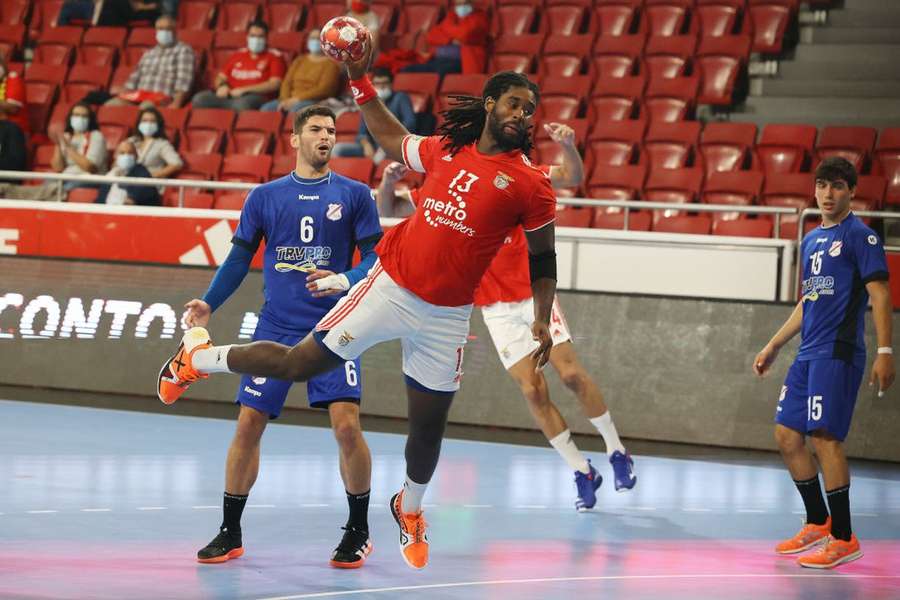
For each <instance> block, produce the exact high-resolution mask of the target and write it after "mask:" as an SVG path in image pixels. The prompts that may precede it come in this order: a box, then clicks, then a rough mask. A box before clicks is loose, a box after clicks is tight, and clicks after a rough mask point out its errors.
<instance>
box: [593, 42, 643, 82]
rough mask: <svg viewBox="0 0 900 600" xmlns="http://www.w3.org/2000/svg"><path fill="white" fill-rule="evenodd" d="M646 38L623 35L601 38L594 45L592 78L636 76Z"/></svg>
mask: <svg viewBox="0 0 900 600" xmlns="http://www.w3.org/2000/svg"><path fill="white" fill-rule="evenodd" d="M645 43H646V37H645V36H643V35H623V36H618V37H605V38H604V37H600V38H598V39H597V42H596V43H595V44H594V55H593V56H592V57H591V58H590V68H589V70H588V72H589V74H590V75H591V77H594V78H595V79H597V78H601V77H604V78H606V77H628V76H630V75H634V74H635V73H636V72H637V70H638V65H639V64H640V57H641V54H642V53H643V51H644V44H645Z"/></svg>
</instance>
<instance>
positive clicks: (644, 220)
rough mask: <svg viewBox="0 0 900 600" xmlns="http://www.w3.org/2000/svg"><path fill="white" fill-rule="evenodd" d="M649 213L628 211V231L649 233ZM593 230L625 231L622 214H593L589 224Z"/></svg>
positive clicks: (596, 212)
mask: <svg viewBox="0 0 900 600" xmlns="http://www.w3.org/2000/svg"><path fill="white" fill-rule="evenodd" d="M650 220H651V219H650V213H649V212H646V211H640V212H637V211H633V210H632V211H629V213H628V231H650ZM591 227H593V228H594V229H625V213H624V212H616V213H611V212H600V211H595V212H594V220H593V221H592V222H591Z"/></svg>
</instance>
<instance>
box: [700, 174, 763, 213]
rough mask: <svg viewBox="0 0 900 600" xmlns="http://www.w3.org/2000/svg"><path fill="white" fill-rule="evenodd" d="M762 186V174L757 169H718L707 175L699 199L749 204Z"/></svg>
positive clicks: (741, 204) (760, 190) (706, 201)
mask: <svg viewBox="0 0 900 600" xmlns="http://www.w3.org/2000/svg"><path fill="white" fill-rule="evenodd" d="M762 186H763V174H762V173H760V172H759V171H719V172H716V173H713V174H711V175H709V176H707V178H706V184H705V185H704V186H703V193H702V194H701V195H700V201H701V202H703V203H705V204H734V205H736V206H750V205H751V204H755V203H756V199H757V198H759V196H760V194H761V193H762Z"/></svg>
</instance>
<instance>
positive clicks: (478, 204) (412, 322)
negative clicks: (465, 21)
mask: <svg viewBox="0 0 900 600" xmlns="http://www.w3.org/2000/svg"><path fill="white" fill-rule="evenodd" d="M370 47H371V46H370ZM369 52H371V50H370V51H369ZM370 59H371V56H370V55H368V56H366V57H364V58H363V59H362V60H361V61H360V62H358V63H353V64H350V65H348V70H349V72H350V78H351V86H352V88H353V89H354V95H355V97H356V99H357V103H358V104H359V105H360V109H361V111H362V115H363V118H364V119H365V120H366V125H367V126H368V128H369V131H370V132H371V133H372V135H373V137H374V138H375V140H376V141H377V142H378V145H379V146H381V148H383V149H384V150H385V152H386V153H387V155H388V156H389V157H392V158H394V159H395V160H402V161H404V163H405V164H406V165H407V166H409V167H410V168H412V169H414V170H416V171H418V172H420V173H424V174H425V182H424V184H423V186H422V197H423V198H424V200H423V202H422V205H421V206H420V208H419V210H417V211H416V213H415V214H414V215H413V216H412V217H410V218H409V219H407V220H406V221H405V222H404V223H403V224H401V225H399V226H397V227H394V228H393V229H391V230H390V231H389V232H387V234H386V235H385V236H384V238H383V239H382V241H381V242H380V243H379V245H378V247H377V248H376V252H377V253H378V255H379V257H380V260H379V261H378V262H376V263H375V266H374V267H373V268H372V270H371V271H370V272H369V275H368V276H367V277H366V278H365V279H364V280H362V281H360V282H359V283H358V284H356V285H355V286H354V287H353V288H352V289H351V290H350V293H349V294H347V295H346V296H345V297H344V298H343V299H342V300H341V301H340V302H338V304H337V305H336V306H335V307H334V309H333V310H332V311H331V312H329V313H328V314H327V315H326V316H325V317H324V318H323V319H322V320H321V321H320V322H319V324H318V325H317V327H316V331H315V332H314V333H312V334H310V335H309V336H307V337H306V338H305V339H304V340H303V341H301V342H300V343H299V344H297V345H296V346H294V347H288V346H283V345H281V344H277V343H274V342H255V343H252V344H245V345H233V346H211V344H210V341H209V337H208V334H207V332H206V330H204V329H200V328H194V329H191V330H188V332H187V333H186V334H185V336H184V339H183V341H182V345H181V346H180V347H179V348H178V350H177V351H176V353H175V355H174V356H173V357H172V358H171V359H169V360H168V361H167V362H166V363H165V364H164V365H163V367H162V370H161V371H160V375H159V378H158V387H157V393H158V395H159V397H160V399H161V400H163V401H164V402H173V401H174V400H175V399H177V398H178V397H179V396H180V395H181V394H182V393H183V392H184V390H185V389H186V388H187V386H188V385H190V384H191V383H193V382H194V381H197V380H198V379H200V378H203V377H206V376H208V374H209V373H216V372H232V373H242V374H249V375H255V376H258V377H276V378H279V379H290V380H293V381H305V380H306V379H308V378H309V377H311V376H313V375H315V374H317V373H322V372H324V371H327V370H330V369H334V368H335V367H337V366H340V365H341V364H343V363H344V362H345V361H346V360H349V359H350V358H351V357H357V356H359V355H360V354H362V353H363V352H364V351H365V350H367V349H368V348H370V347H371V346H373V345H375V344H377V343H380V342H383V341H387V340H394V339H400V340H401V344H402V348H403V373H404V375H405V378H406V384H407V397H408V419H409V435H408V437H407V442H406V482H405V483H404V486H403V489H402V490H401V491H400V492H398V493H397V494H395V495H394V497H393V498H392V499H391V503H390V508H391V512H392V514H393V515H394V518H395V520H396V521H397V524H398V525H399V527H400V548H401V553H402V555H403V558H404V560H405V561H406V562H407V564H408V565H409V566H411V567H413V568H417V569H421V568H423V567H424V566H425V565H426V564H427V563H428V539H427V537H426V535H425V527H426V524H425V519H424V516H423V513H422V497H423V495H424V493H425V489H426V487H427V485H428V482H429V481H430V480H431V477H432V475H433V473H434V470H435V467H436V466H437V461H438V457H439V454H440V447H441V441H442V439H443V435H444V428H445V425H446V421H447V412H448V410H449V409H450V404H451V402H452V399H453V395H454V394H455V392H456V390H457V389H459V383H460V378H461V377H462V362H463V347H464V345H465V343H466V336H467V335H468V332H469V315H470V314H471V312H472V302H473V301H474V296H475V288H476V287H477V286H478V282H479V281H480V280H481V277H482V275H483V274H484V272H485V270H486V269H487V267H488V265H489V264H490V262H491V260H492V259H493V257H494V256H495V255H496V254H497V251H498V250H499V248H500V246H501V245H502V244H503V241H504V239H506V237H507V236H508V235H509V234H510V233H511V232H512V231H513V230H514V229H515V228H517V227H519V226H521V227H523V228H524V229H525V236H526V238H527V243H528V248H529V266H530V273H531V282H532V283H531V286H532V289H533V294H534V305H535V318H534V324H533V326H532V334H533V336H534V338H535V339H536V340H538V347H537V348H536V349H535V351H534V357H535V360H536V361H537V363H538V365H539V366H543V365H544V364H546V362H547V360H548V358H549V353H550V349H551V347H552V344H553V341H552V339H551V337H550V327H549V324H550V311H551V308H552V305H553V297H554V294H555V292H556V253H555V251H554V226H553V222H554V219H555V211H556V198H555V196H554V193H553V189H552V187H551V185H550V179H549V177H548V176H547V175H546V174H545V173H543V172H541V171H540V170H539V169H537V168H535V167H534V166H532V164H531V162H530V161H529V160H528V157H527V153H528V151H529V150H530V149H531V141H530V131H529V129H530V120H531V117H532V115H533V114H534V111H535V109H536V107H537V103H538V99H539V92H538V89H537V86H536V85H535V84H534V83H532V82H531V81H529V80H528V78H527V77H525V76H524V75H521V74H518V73H513V72H509V71H506V72H502V73H497V74H496V75H494V76H493V77H491V78H490V79H489V80H488V81H487V83H486V84H485V87H484V91H483V93H482V97H481V98H470V97H458V98H457V105H456V106H455V107H454V108H453V109H452V110H450V111H448V113H447V114H446V121H445V122H444V124H443V125H442V126H441V128H440V135H437V136H433V137H420V136H416V135H410V133H409V132H408V131H407V130H406V129H405V128H404V127H403V126H402V125H401V124H400V123H399V122H398V121H397V119H396V118H394V116H393V115H392V114H391V113H390V112H389V111H388V110H387V108H386V107H385V105H384V104H383V103H382V102H381V101H380V100H378V98H377V94H376V92H375V89H374V87H373V86H372V84H371V82H370V81H368V78H367V77H366V75H365V73H366V68H367V66H368V64H369V62H370ZM323 218H324V215H323ZM300 234H302V232H298V235H300ZM320 281H323V282H325V285H328V284H329V283H330V282H329V281H328V278H326V279H324V280H320Z"/></svg>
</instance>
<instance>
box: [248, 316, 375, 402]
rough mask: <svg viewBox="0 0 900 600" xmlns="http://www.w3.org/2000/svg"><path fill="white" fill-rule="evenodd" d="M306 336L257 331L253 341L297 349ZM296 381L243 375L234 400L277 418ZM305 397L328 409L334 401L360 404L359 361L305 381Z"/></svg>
mask: <svg viewBox="0 0 900 600" xmlns="http://www.w3.org/2000/svg"><path fill="white" fill-rule="evenodd" d="M304 337H306V336H305V335H296V334H293V333H291V334H279V333H273V332H270V331H260V330H259V329H257V330H256V333H254V334H253V341H260V340H266V341H271V342H278V343H279V344H284V345H285V346H294V345H295V344H297V343H298V342H299V341H300V340H302V339H303V338H304ZM293 384H294V382H293V381H287V380H284V379H272V378H271V377H251V376H250V375H243V376H241V384H240V386H239V387H238V392H237V397H236V398H235V399H234V401H235V402H236V403H237V404H243V405H245V406H249V407H251V408H255V409H256V410H259V411H261V412H264V413H267V414H268V415H269V417H270V418H272V419H277V418H278V415H279V414H281V408H282V407H283V406H284V401H285V399H287V395H288V391H289V390H290V389H291V386H292V385H293ZM306 395H307V397H308V399H309V405H310V406H311V407H313V408H328V405H329V404H331V403H332V402H334V401H335V400H350V401H351V402H356V403H357V404H359V400H360V398H362V371H361V370H360V368H359V359H358V358H357V359H355V360H348V361H346V362H345V363H344V365H343V366H341V367H338V368H336V369H334V370H333V371H328V372H327V373H321V374H319V375H316V376H315V377H311V378H310V379H309V381H307V382H306Z"/></svg>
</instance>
